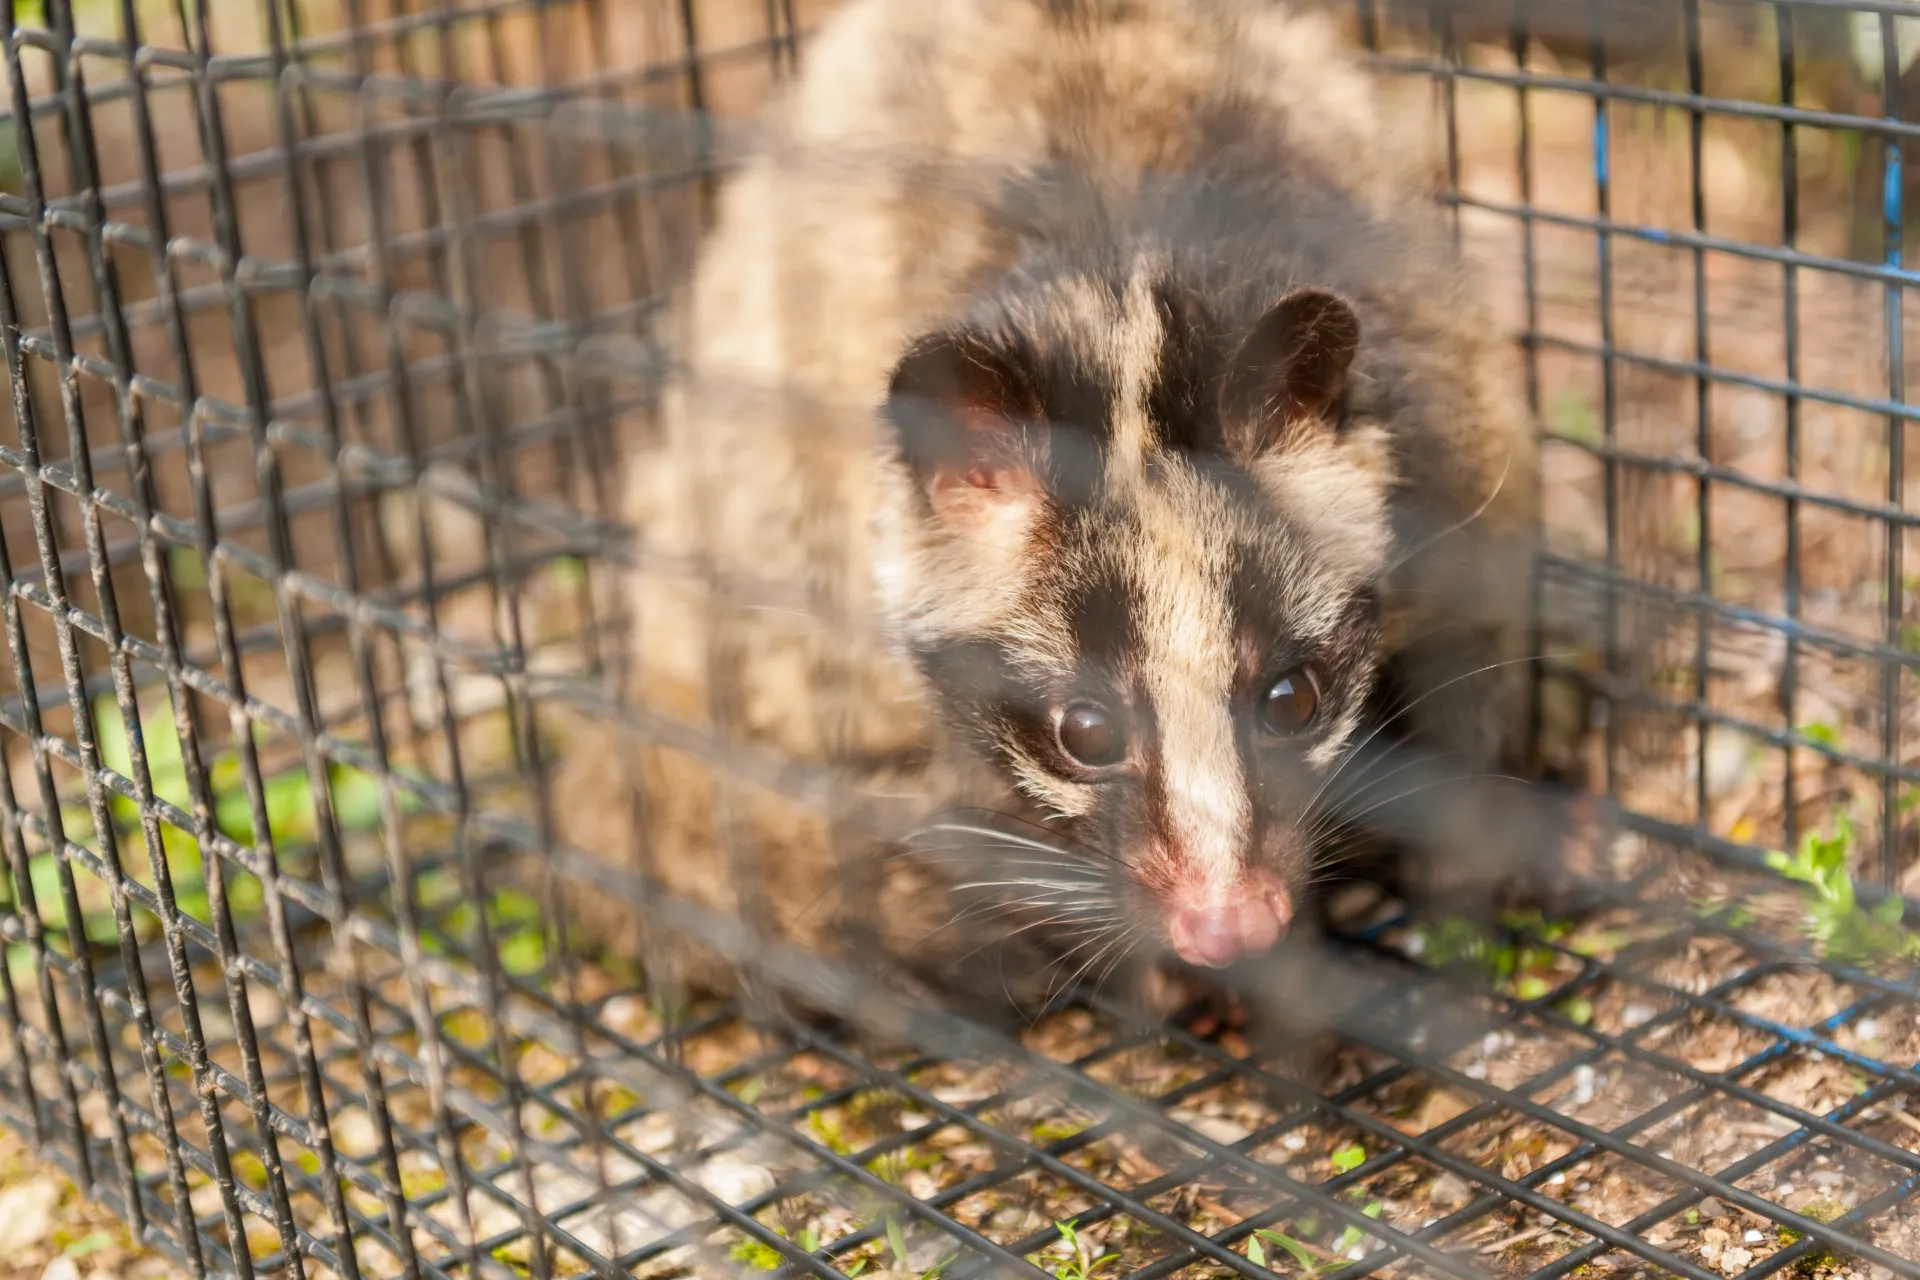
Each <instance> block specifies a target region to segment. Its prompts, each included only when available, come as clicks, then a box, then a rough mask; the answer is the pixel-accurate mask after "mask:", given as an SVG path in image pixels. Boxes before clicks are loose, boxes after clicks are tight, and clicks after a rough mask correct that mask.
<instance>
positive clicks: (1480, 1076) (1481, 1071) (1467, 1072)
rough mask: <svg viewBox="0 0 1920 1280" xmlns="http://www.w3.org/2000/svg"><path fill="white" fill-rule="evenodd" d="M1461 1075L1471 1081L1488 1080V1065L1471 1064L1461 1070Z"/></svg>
mask: <svg viewBox="0 0 1920 1280" xmlns="http://www.w3.org/2000/svg"><path fill="white" fill-rule="evenodd" d="M1460 1074H1461V1075H1463V1076H1465V1077H1466V1078H1467V1079H1469V1080H1485V1079H1486V1078H1487V1064H1486V1063H1484V1062H1469V1063H1468V1064H1467V1065H1466V1066H1465V1067H1463V1068H1462V1069H1461V1071H1460Z"/></svg>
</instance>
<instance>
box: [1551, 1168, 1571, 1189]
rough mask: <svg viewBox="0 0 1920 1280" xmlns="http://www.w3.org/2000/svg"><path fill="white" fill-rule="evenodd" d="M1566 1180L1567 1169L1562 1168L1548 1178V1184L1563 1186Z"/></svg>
mask: <svg viewBox="0 0 1920 1280" xmlns="http://www.w3.org/2000/svg"><path fill="white" fill-rule="evenodd" d="M1566 1180H1567V1175H1566V1171H1565V1170H1562V1171H1560V1172H1559V1173H1556V1174H1554V1175H1553V1176H1552V1177H1551V1178H1548V1179H1547V1185H1548V1186H1550V1187H1558V1186H1562V1185H1564V1184H1565V1182H1566Z"/></svg>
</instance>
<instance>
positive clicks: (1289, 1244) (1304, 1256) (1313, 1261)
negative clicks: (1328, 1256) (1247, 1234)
mask: <svg viewBox="0 0 1920 1280" xmlns="http://www.w3.org/2000/svg"><path fill="white" fill-rule="evenodd" d="M1253 1234H1254V1235H1256V1236H1258V1237H1260V1239H1262V1240H1265V1241H1266V1242H1267V1243H1268V1244H1277V1245H1279V1246H1280V1247H1281V1248H1282V1249H1285V1250H1286V1251H1287V1252H1288V1253H1290V1254H1292V1255H1293V1260H1294V1261H1295V1262H1297V1263H1299V1264H1300V1265H1301V1266H1303V1267H1305V1268H1306V1269H1307V1270H1308V1271H1316V1270H1318V1269H1319V1266H1320V1259H1318V1258H1316V1257H1314V1255H1313V1254H1312V1253H1311V1252H1310V1251H1309V1250H1308V1249H1307V1246H1305V1245H1303V1244H1301V1243H1300V1242H1299V1241H1298V1240H1295V1239H1294V1238H1293V1237H1292V1236H1290V1235H1287V1234H1285V1233H1284V1232H1280V1231H1275V1230H1273V1229H1272V1228H1271V1227H1261V1228H1260V1229H1259V1230H1257V1231H1255V1232H1254V1233H1253Z"/></svg>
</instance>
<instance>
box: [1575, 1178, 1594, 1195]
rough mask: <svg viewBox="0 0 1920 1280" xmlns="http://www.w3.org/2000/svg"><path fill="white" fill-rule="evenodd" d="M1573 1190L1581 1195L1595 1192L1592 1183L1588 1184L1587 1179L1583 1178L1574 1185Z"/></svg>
mask: <svg viewBox="0 0 1920 1280" xmlns="http://www.w3.org/2000/svg"><path fill="white" fill-rule="evenodd" d="M1573 1189H1574V1190H1575V1191H1578V1192H1579V1193H1580V1194H1582V1195H1585V1194H1586V1193H1587V1192H1589V1191H1591V1190H1593V1184H1592V1183H1591V1182H1588V1181H1587V1180H1586V1179H1585V1178H1582V1179H1580V1181H1578V1182H1576V1183H1574V1184H1573Z"/></svg>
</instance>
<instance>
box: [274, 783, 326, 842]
mask: <svg viewBox="0 0 1920 1280" xmlns="http://www.w3.org/2000/svg"><path fill="white" fill-rule="evenodd" d="M262 790H263V791H264V792H265V796H266V802H267V830H268V831H269V832H271V833H272V835H273V839H274V842H275V843H276V844H290V843H295V842H298V841H302V840H311V839H312V838H313V833H314V812H313V791H312V789H311V788H309V787H308V785H307V775H306V772H305V771H304V770H296V771H294V772H292V773H282V774H276V775H275V776H273V777H271V778H268V779H267V781H266V785H265V786H264V787H263V788H262Z"/></svg>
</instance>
